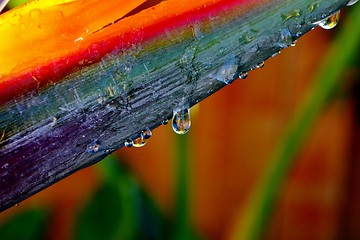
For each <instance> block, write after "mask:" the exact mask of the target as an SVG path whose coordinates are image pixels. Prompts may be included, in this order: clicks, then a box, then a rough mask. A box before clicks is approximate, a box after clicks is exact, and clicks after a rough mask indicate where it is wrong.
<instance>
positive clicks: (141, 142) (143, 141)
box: [132, 136, 147, 148]
mask: <svg viewBox="0 0 360 240" xmlns="http://www.w3.org/2000/svg"><path fill="white" fill-rule="evenodd" d="M146 142H147V140H146V139H144V138H143V137H142V136H140V137H138V138H137V139H135V140H133V141H132V143H133V147H136V148H140V147H143V146H144V145H145V144H146Z"/></svg>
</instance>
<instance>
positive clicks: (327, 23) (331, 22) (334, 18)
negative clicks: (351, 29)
mask: <svg viewBox="0 0 360 240" xmlns="http://www.w3.org/2000/svg"><path fill="white" fill-rule="evenodd" d="M339 19H340V11H337V12H336V13H334V14H333V15H331V16H329V17H327V18H325V19H323V20H321V21H320V22H319V26H320V27H322V28H323V29H332V28H334V27H335V26H336V25H337V24H338V22H339Z"/></svg>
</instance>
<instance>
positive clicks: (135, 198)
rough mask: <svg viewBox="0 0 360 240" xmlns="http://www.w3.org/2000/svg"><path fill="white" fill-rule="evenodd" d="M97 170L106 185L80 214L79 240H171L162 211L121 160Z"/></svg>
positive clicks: (106, 161)
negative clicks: (169, 239)
mask: <svg viewBox="0 0 360 240" xmlns="http://www.w3.org/2000/svg"><path fill="white" fill-rule="evenodd" d="M97 167H98V169H100V172H101V175H102V177H103V178H104V179H103V180H104V182H103V184H102V185H101V186H100V188H99V189H98V190H97V191H96V192H95V194H94V195H93V197H92V198H91V199H90V200H89V202H88V203H87V204H86V206H85V207H84V209H82V211H81V213H80V215H79V218H78V221H77V225H76V239H87V240H91V239H105V240H106V239H168V237H166V236H168V233H169V231H168V229H169V227H168V224H167V222H166V221H165V219H164V218H163V216H162V214H161V213H160V211H159V209H158V208H157V206H156V205H155V204H154V202H153V201H152V200H151V199H150V198H149V196H148V195H147V194H146V193H145V192H144V191H143V190H142V189H141V188H140V187H139V185H138V184H137V182H136V181H135V179H134V178H133V177H132V176H131V174H130V172H129V171H127V170H126V169H125V168H124V166H122V164H120V162H119V161H118V159H116V158H115V157H113V156H110V157H108V158H106V159H104V160H103V161H101V162H100V163H99V164H97Z"/></svg>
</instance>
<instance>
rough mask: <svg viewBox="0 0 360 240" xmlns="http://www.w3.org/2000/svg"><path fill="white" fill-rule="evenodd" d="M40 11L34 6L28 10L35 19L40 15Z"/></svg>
mask: <svg viewBox="0 0 360 240" xmlns="http://www.w3.org/2000/svg"><path fill="white" fill-rule="evenodd" d="M41 14H42V12H41V10H40V9H38V8H35V9H32V10H31V11H30V17H32V18H34V19H37V18H39V17H40V16H41Z"/></svg>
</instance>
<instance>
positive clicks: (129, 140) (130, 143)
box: [124, 139, 133, 148]
mask: <svg viewBox="0 0 360 240" xmlns="http://www.w3.org/2000/svg"><path fill="white" fill-rule="evenodd" d="M124 146H125V147H128V148H129V147H132V146H133V141H132V140H131V139H127V140H126V141H125V142H124Z"/></svg>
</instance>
